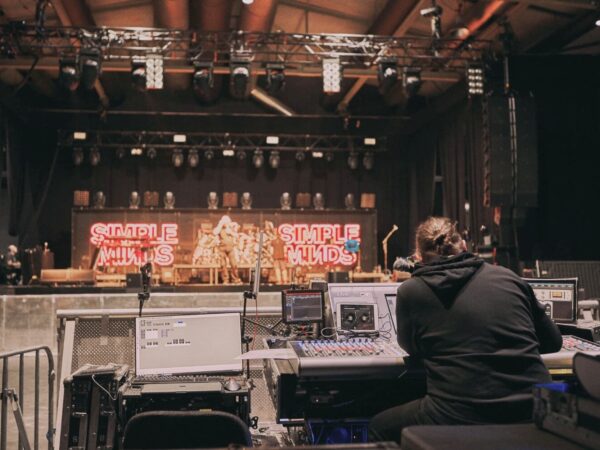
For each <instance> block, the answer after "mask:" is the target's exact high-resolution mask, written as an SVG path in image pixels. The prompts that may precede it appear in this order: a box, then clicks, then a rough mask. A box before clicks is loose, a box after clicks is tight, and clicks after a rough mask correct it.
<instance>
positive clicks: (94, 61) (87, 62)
mask: <svg viewBox="0 0 600 450" xmlns="http://www.w3.org/2000/svg"><path fill="white" fill-rule="evenodd" d="M79 59H80V63H81V84H82V85H83V87H84V88H85V89H92V88H93V87H94V84H95V83H96V80H97V79H98V77H99V76H100V74H101V73H102V66H101V65H100V60H101V57H100V50H99V49H97V48H86V49H83V50H81V53H80V55H79Z"/></svg>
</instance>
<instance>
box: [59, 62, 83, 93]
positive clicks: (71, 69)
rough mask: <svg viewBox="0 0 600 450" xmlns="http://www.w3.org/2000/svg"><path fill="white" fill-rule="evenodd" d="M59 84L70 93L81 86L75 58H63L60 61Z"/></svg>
mask: <svg viewBox="0 0 600 450" xmlns="http://www.w3.org/2000/svg"><path fill="white" fill-rule="evenodd" d="M58 82H59V83H60V85H61V86H62V87H63V88H65V89H67V90H69V91H74V90H75V89H77V86H79V69H78V67H77V59H76V58H75V57H69V58H63V59H61V60H60V61H59V63H58Z"/></svg>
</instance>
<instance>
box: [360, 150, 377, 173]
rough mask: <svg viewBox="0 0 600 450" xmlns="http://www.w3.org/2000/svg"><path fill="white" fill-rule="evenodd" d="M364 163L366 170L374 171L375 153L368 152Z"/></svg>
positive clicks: (364, 156) (364, 157)
mask: <svg viewBox="0 0 600 450" xmlns="http://www.w3.org/2000/svg"><path fill="white" fill-rule="evenodd" d="M362 162H363V166H364V168H365V169H367V170H373V167H374V166H375V155H374V154H373V152H366V153H365V154H364V155H363V160H362Z"/></svg>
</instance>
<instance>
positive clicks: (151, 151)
mask: <svg viewBox="0 0 600 450" xmlns="http://www.w3.org/2000/svg"><path fill="white" fill-rule="evenodd" d="M146 156H147V157H148V158H149V159H151V160H153V159H156V157H157V156H158V152H157V151H156V149H155V148H154V147H150V148H149V149H148V151H147V152H146Z"/></svg>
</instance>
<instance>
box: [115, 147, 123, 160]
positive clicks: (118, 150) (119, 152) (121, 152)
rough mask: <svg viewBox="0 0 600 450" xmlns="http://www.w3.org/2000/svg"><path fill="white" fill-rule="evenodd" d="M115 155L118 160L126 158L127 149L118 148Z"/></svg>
mask: <svg viewBox="0 0 600 450" xmlns="http://www.w3.org/2000/svg"><path fill="white" fill-rule="evenodd" d="M115 154H116V155H117V159H123V158H125V149H124V148H123V147H118V148H117V150H116V152H115Z"/></svg>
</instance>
